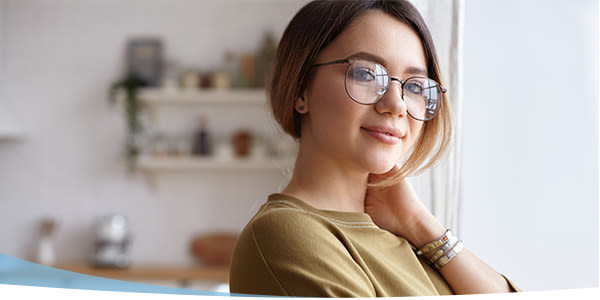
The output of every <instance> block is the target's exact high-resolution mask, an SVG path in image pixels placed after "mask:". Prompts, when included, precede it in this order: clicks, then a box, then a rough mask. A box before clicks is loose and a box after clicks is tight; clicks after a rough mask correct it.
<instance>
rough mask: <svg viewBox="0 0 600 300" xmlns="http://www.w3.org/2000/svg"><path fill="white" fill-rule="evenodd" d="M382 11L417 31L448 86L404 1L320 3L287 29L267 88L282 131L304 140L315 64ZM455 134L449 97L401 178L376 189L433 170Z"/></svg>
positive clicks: (436, 74) (436, 75)
mask: <svg viewBox="0 0 600 300" xmlns="http://www.w3.org/2000/svg"><path fill="white" fill-rule="evenodd" d="M370 10H380V11H383V12H384V13H386V14H388V15H390V16H393V17H395V18H396V19H398V20H400V21H401V22H403V23H405V24H407V25H408V26H409V27H410V28H412V29H413V30H414V31H415V33H416V34H417V35H418V36H419V38H420V39H421V42H422V44H423V49H424V50H425V60H426V62H427V74H428V76H429V77H430V78H431V79H433V80H435V81H437V82H440V83H442V78H441V73H440V68H439V65H438V58H437V53H436V50H435V47H434V44H433V39H432V37H431V34H430V32H429V29H428V28H427V26H426V25H425V22H424V21H423V18H422V17H421V15H420V14H419V12H418V11H417V9H416V8H415V7H414V6H412V4H410V3H409V2H408V1H404V0H350V1H347V0H315V1H312V2H310V3H308V4H306V5H305V6H304V7H302V8H301V9H300V11H298V13H297V14H296V15H295V16H294V18H293V19H292V20H291V21H290V23H289V24H288V26H287V27H286V29H285V31H284V33H283V36H282V37H281V41H280V42H279V46H278V48H277V53H276V55H275V62H274V69H273V73H272V77H271V80H270V81H269V84H268V86H267V94H268V98H269V101H270V106H271V110H272V113H273V117H274V118H275V120H276V121H277V122H278V123H279V125H280V126H281V127H282V129H283V130H284V131H285V132H286V133H288V134H290V135H291V136H293V137H294V138H300V128H301V125H302V124H301V115H300V114H299V113H297V112H296V111H295V110H294V104H295V102H296V100H297V99H298V98H299V97H300V96H301V95H302V93H303V92H304V90H305V88H306V86H307V85H308V84H309V82H310V78H311V69H312V65H313V64H315V63H316V59H317V57H318V55H319V53H320V52H321V50H323V49H324V48H325V47H327V46H328V45H329V44H330V43H331V42H332V41H333V40H335V39H336V38H337V36H339V35H340V34H341V33H342V31H343V30H344V29H345V28H346V27H347V26H348V25H349V24H350V23H351V22H352V21H353V20H355V19H356V18H357V17H358V16H360V15H362V14H363V13H365V12H367V11H370ZM451 134H452V113H451V108H450V103H449V100H448V97H447V96H446V94H444V96H443V98H442V103H441V107H440V110H439V112H438V115H437V116H436V117H435V118H433V119H432V120H429V121H425V124H423V128H422V129H421V132H420V134H419V137H418V139H417V141H416V142H415V144H414V145H413V148H412V151H411V153H410V156H409V157H408V158H407V159H406V161H405V162H404V164H403V165H402V167H401V168H400V172H399V174H398V176H394V178H390V179H389V180H386V181H385V182H382V183H380V184H376V185H389V184H393V183H394V182H398V181H399V180H401V179H403V178H404V177H406V176H408V175H411V174H414V173H418V172H420V171H423V170H425V169H426V168H428V167H430V166H431V165H432V164H434V163H435V162H436V161H438V160H439V158H440V157H441V156H442V155H443V153H444V152H445V150H446V148H447V147H448V144H449V142H450V137H451Z"/></svg>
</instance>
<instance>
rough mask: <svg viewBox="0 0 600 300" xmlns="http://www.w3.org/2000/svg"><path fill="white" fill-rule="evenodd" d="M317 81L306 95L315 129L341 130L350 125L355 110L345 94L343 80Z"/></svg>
mask: <svg viewBox="0 0 600 300" xmlns="http://www.w3.org/2000/svg"><path fill="white" fill-rule="evenodd" d="M317 80H318V81H315V82H316V84H315V85H314V86H313V87H312V88H311V90H310V92H309V93H308V97H309V110H310V114H311V119H312V122H313V125H314V126H315V128H318V129H319V130H327V129H328V128H331V129H333V128H338V129H341V128H343V127H347V126H349V125H352V122H351V120H352V119H354V115H355V114H356V108H355V107H354V103H353V102H352V100H351V99H350V98H348V95H347V94H346V90H345V89H344V81H343V79H342V80H341V81H340V80H334V79H330V80H319V79H317Z"/></svg>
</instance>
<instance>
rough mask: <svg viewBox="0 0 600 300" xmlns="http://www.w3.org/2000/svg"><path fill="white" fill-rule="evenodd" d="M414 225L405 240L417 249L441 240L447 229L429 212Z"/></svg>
mask: <svg viewBox="0 0 600 300" xmlns="http://www.w3.org/2000/svg"><path fill="white" fill-rule="evenodd" d="M412 225H413V226H411V229H410V230H409V233H408V234H407V235H406V236H405V238H406V239H407V240H408V241H409V242H410V243H411V244H412V245H413V246H415V247H417V248H421V247H423V246H425V245H426V244H427V243H429V242H431V241H433V240H436V239H438V238H440V236H442V235H443V234H444V233H445V232H446V228H445V227H444V226H442V224H441V223H440V222H438V220H437V219H436V218H435V217H434V216H433V215H432V214H430V213H429V212H428V214H427V215H425V216H424V217H421V218H418V219H417V220H416V221H415V222H413V223H412Z"/></svg>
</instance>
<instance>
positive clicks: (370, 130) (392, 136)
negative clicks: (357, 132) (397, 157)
mask: <svg viewBox="0 0 600 300" xmlns="http://www.w3.org/2000/svg"><path fill="white" fill-rule="evenodd" d="M361 129H362V130H363V131H364V132H365V133H367V134H369V135H370V136H372V137H374V138H375V139H377V140H378V141H380V142H382V143H385V144H390V145H394V144H397V143H398V142H400V139H402V138H403V137H404V133H403V132H402V131H401V130H399V129H397V128H395V127H389V126H368V127H361Z"/></svg>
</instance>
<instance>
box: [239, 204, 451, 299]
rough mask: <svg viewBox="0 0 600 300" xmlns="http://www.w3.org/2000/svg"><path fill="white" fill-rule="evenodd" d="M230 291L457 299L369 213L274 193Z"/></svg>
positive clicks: (252, 229) (252, 225)
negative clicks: (320, 205) (326, 207)
mask: <svg viewBox="0 0 600 300" xmlns="http://www.w3.org/2000/svg"><path fill="white" fill-rule="evenodd" d="M230 291H231V292H232V293H241V294H262V295H284V296H312V297H393V296H427V295H447V294H452V290H451V289H450V287H449V286H448V284H447V283H446V281H444V279H443V278H442V277H441V275H440V274H439V273H438V272H437V271H435V270H433V269H432V268H431V267H430V266H429V265H427V263H425V261H423V260H422V259H420V258H418V257H417V256H416V255H415V253H414V251H413V248H412V246H411V245H410V243H408V242H407V241H406V240H405V239H404V238H401V237H398V236H396V235H394V234H392V233H390V232H388V231H385V230H383V229H380V228H379V227H377V225H375V224H374V223H373V221H372V220H371V217H370V216H369V215H368V214H366V213H349V212H338V211H329V210H319V209H316V208H314V207H312V206H310V205H308V204H307V203H305V202H303V201H301V200H299V199H296V198H294V197H291V196H287V195H283V194H273V195H271V196H269V200H268V201H267V203H265V204H264V205H263V206H262V207H261V208H260V210H259V211H258V213H257V214H256V215H255V216H254V218H252V220H251V221H250V222H249V223H248V225H247V226H246V228H245V229H244V230H243V232H242V234H241V235H240V238H239V240H238V242H237V244H236V247H235V250H234V254H233V259H232V263H231V274H230Z"/></svg>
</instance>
